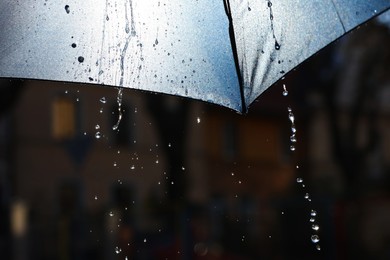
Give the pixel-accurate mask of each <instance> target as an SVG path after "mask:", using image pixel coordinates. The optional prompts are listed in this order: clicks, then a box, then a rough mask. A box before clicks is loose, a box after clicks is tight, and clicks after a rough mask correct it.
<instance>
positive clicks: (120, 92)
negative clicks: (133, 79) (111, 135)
mask: <svg viewBox="0 0 390 260" xmlns="http://www.w3.org/2000/svg"><path fill="white" fill-rule="evenodd" d="M122 95H123V89H122V88H118V96H117V98H116V102H117V103H118V121H117V122H116V124H115V125H114V126H113V127H112V130H114V131H115V130H117V129H118V127H119V124H120V122H121V120H122Z"/></svg>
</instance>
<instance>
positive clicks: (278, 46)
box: [275, 40, 280, 51]
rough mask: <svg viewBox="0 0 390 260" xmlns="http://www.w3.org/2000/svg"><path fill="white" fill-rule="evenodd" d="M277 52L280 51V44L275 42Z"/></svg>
mask: <svg viewBox="0 0 390 260" xmlns="http://www.w3.org/2000/svg"><path fill="white" fill-rule="evenodd" d="M275 50H277V51H278V50H280V44H279V43H278V41H276V40H275Z"/></svg>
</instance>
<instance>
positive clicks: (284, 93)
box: [283, 84, 288, 97]
mask: <svg viewBox="0 0 390 260" xmlns="http://www.w3.org/2000/svg"><path fill="white" fill-rule="evenodd" d="M287 95H288V91H287V89H286V85H284V84H283V96H285V97H286V96H287Z"/></svg>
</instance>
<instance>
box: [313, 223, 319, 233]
mask: <svg viewBox="0 0 390 260" xmlns="http://www.w3.org/2000/svg"><path fill="white" fill-rule="evenodd" d="M311 229H313V230H315V231H318V230H319V229H320V227H319V226H318V225H316V224H314V225H312V226H311Z"/></svg>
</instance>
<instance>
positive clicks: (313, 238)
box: [311, 235, 320, 243]
mask: <svg viewBox="0 0 390 260" xmlns="http://www.w3.org/2000/svg"><path fill="white" fill-rule="evenodd" d="M311 242H313V243H318V242H320V237H319V236H317V235H312V236H311Z"/></svg>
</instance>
